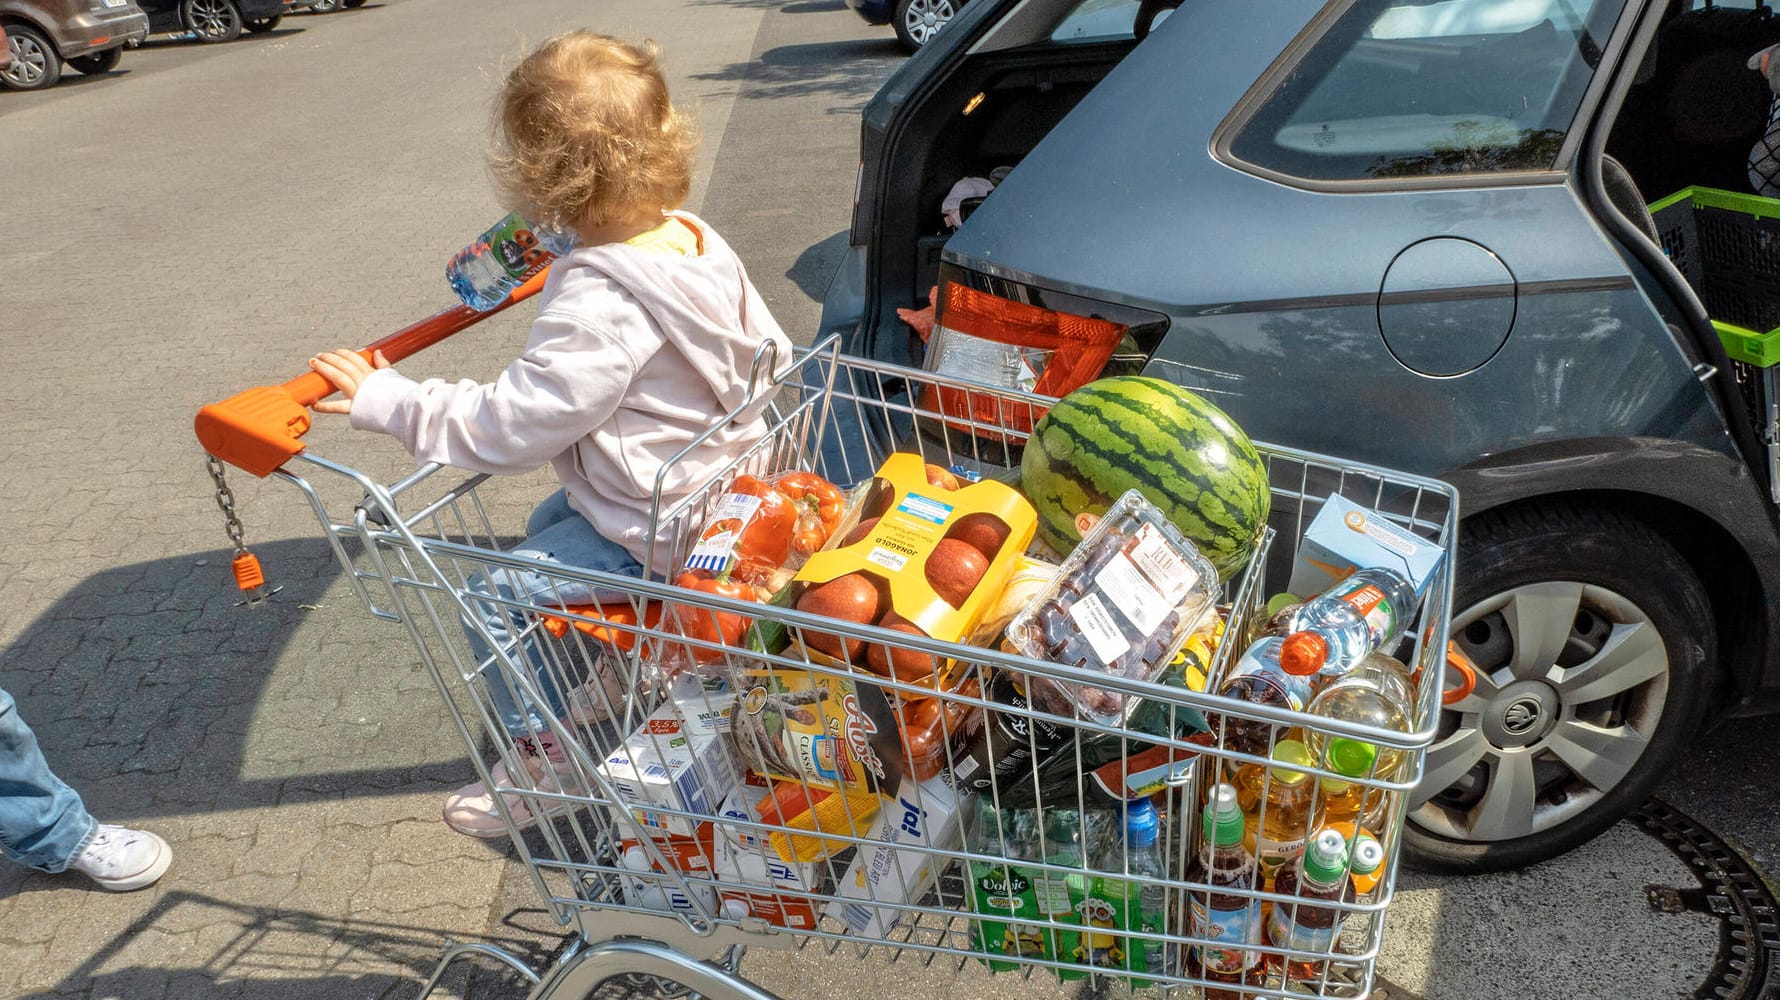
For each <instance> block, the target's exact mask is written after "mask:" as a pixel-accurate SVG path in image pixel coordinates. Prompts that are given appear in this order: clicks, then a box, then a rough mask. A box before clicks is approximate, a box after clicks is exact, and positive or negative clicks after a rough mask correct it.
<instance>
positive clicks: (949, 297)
mask: <svg viewBox="0 0 1780 1000" xmlns="http://www.w3.org/2000/svg"><path fill="white" fill-rule="evenodd" d="M1125 330H1126V327H1125V325H1124V324H1122V323H1115V322H1112V321H1111V320H1105V319H1097V318H1095V317H1091V316H1077V315H1074V314H1072V313H1066V312H1058V311H1056V310H1054V309H1045V308H1043V307H1041V306H1035V305H1030V304H1028V303H1025V302H1016V301H1014V300H1012V299H1006V298H1002V297H1001V296H999V295H992V294H990V293H988V292H983V291H978V290H977V289H974V288H970V287H968V286H966V285H961V284H959V283H957V282H955V281H947V282H945V284H944V285H942V286H941V288H940V294H939V302H938V308H937V310H936V312H935V322H934V326H933V335H932V337H931V338H930V339H929V340H928V343H927V358H926V364H925V367H926V368H927V370H928V371H931V372H934V373H936V374H938V375H943V376H946V377H949V378H956V379H961V380H964V381H969V382H978V383H982V384H984V385H988V386H992V387H994V388H996V389H1000V390H1004V391H1005V392H1006V393H1008V394H1009V395H1010V396H1011V395H1017V394H1024V393H1040V394H1042V395H1046V396H1062V395H1066V394H1067V393H1069V392H1070V391H1071V390H1073V389H1076V388H1079V387H1081V386H1084V385H1086V384H1088V383H1089V382H1092V381H1093V380H1094V379H1095V378H1096V377H1098V376H1099V375H1100V373H1101V371H1102V370H1103V369H1105V368H1106V363H1107V362H1108V361H1110V360H1111V359H1112V356H1113V351H1114V350H1116V349H1117V348H1118V346H1119V342H1120V340H1121V339H1123V337H1124V336H1125ZM924 402H925V404H926V406H927V407H928V408H929V409H936V410H938V411H940V412H942V413H944V414H946V415H947V416H949V417H955V418H958V419H959V420H961V421H967V422H968V423H967V424H965V425H961V429H966V430H970V431H972V432H973V433H978V434H982V433H984V429H985V428H989V427H1003V428H1006V429H1008V430H1011V431H1018V432H1020V433H1021V434H1024V433H1026V432H1029V431H1031V430H1032V425H1033V423H1034V422H1035V421H1036V420H1037V419H1038V417H1040V416H1042V415H1043V411H1042V410H1041V409H1040V408H1039V407H1035V406H1029V405H1023V404H1021V403H1019V402H1018V401H1017V400H1016V399H1012V398H1009V396H1003V395H995V394H989V393H982V392H970V391H968V390H962V389H950V388H938V387H933V388H932V389H930V390H929V391H928V393H927V395H926V399H925V400H924ZM991 436H993V435H991Z"/></svg>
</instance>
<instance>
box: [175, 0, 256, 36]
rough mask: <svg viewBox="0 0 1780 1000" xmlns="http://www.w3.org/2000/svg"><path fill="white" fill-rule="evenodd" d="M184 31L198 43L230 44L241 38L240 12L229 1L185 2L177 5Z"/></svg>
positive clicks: (203, 0)
mask: <svg viewBox="0 0 1780 1000" xmlns="http://www.w3.org/2000/svg"><path fill="white" fill-rule="evenodd" d="M179 15H180V19H181V20H182V21H184V22H185V27H186V30H188V31H190V32H192V33H193V34H196V35H197V36H198V41H200V42H232V41H234V40H235V39H237V38H240V37H241V12H240V11H238V10H236V9H235V5H234V4H233V3H230V2H229V0H185V2H184V3H182V4H180V5H179Z"/></svg>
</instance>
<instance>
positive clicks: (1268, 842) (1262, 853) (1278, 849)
mask: <svg viewBox="0 0 1780 1000" xmlns="http://www.w3.org/2000/svg"><path fill="white" fill-rule="evenodd" d="M1302 853H1304V838H1303V837H1294V838H1290V839H1287V840H1273V839H1270V838H1268V837H1263V836H1260V835H1258V834H1257V835H1256V836H1255V862H1256V863H1257V864H1259V865H1260V866H1261V876H1262V878H1264V879H1272V878H1273V877H1274V876H1275V875H1277V874H1279V870H1280V868H1282V867H1284V865H1285V863H1286V862H1287V861H1290V860H1292V859H1293V858H1295V857H1297V856H1298V855H1300V854H1302Z"/></svg>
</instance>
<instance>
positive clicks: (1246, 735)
mask: <svg viewBox="0 0 1780 1000" xmlns="http://www.w3.org/2000/svg"><path fill="white" fill-rule="evenodd" d="M1325 650H1326V647H1325V644H1324V641H1323V639H1322V637H1320V636H1318V635H1317V634H1315V633H1313V632H1294V633H1292V634H1291V635H1288V636H1284V637H1281V636H1265V637H1263V638H1261V639H1258V640H1256V641H1255V642H1254V644H1252V645H1250V646H1249V648H1248V649H1247V650H1244V651H1243V654H1242V658H1241V659H1239V660H1237V661H1236V667H1235V668H1234V669H1233V670H1231V672H1230V676H1229V677H1228V678H1227V679H1226V680H1225V681H1224V683H1223V686H1222V687H1220V688H1218V694H1220V695H1223V696H1224V697H1226V698H1230V699H1233V700H1236V701H1245V702H1249V703H1250V704H1255V705H1273V706H1276V707H1278V708H1285V709H1290V710H1291V711H1294V712H1302V711H1304V710H1305V709H1307V708H1309V707H1310V701H1311V698H1312V697H1313V696H1314V691H1313V690H1312V688H1311V679H1312V677H1313V676H1314V675H1315V674H1316V673H1317V671H1319V670H1320V669H1322V668H1323V666H1324V659H1323V656H1324V653H1325ZM1205 720H1206V723H1207V724H1208V725H1209V726H1210V728H1211V731H1212V732H1213V733H1215V734H1217V735H1218V736H1220V737H1221V738H1222V740H1223V745H1224V746H1226V747H1228V748H1230V749H1233V750H1238V751H1240V752H1242V753H1248V754H1257V755H1259V754H1265V753H1267V748H1268V747H1269V746H1270V745H1271V744H1272V742H1273V735H1274V733H1273V729H1274V727H1273V725H1272V724H1270V723H1266V722H1261V721H1259V720H1256V719H1244V718H1241V717H1239V716H1235V715H1228V716H1226V715H1220V714H1219V713H1215V712H1208V713H1206V716H1205Z"/></svg>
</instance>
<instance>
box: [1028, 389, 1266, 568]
mask: <svg viewBox="0 0 1780 1000" xmlns="http://www.w3.org/2000/svg"><path fill="white" fill-rule="evenodd" d="M1020 486H1021V488H1022V489H1023V490H1024V491H1025V493H1026V496H1027V499H1029V500H1031V501H1032V506H1033V507H1035V508H1036V509H1037V510H1038V529H1039V534H1040V535H1041V536H1042V537H1043V538H1044V540H1045V541H1046V542H1047V543H1049V544H1050V546H1051V547H1052V548H1054V549H1056V550H1057V551H1058V552H1061V553H1068V552H1069V551H1070V550H1071V549H1073V548H1075V546H1076V543H1077V542H1079V541H1080V540H1081V535H1080V534H1079V533H1078V532H1077V530H1076V516H1077V515H1079V514H1082V513H1092V514H1104V513H1105V512H1106V510H1107V508H1109V507H1111V506H1112V503H1113V501H1114V500H1117V499H1118V498H1119V496H1120V495H1121V494H1123V493H1124V492H1125V491H1126V490H1129V489H1133V488H1135V489H1137V490H1138V491H1139V492H1141V493H1142V494H1143V496H1144V498H1145V499H1147V500H1149V501H1150V502H1151V503H1153V504H1155V505H1156V506H1157V507H1158V508H1160V509H1161V511H1162V512H1163V513H1164V514H1165V515H1167V517H1168V519H1169V520H1170V521H1172V522H1173V523H1174V525H1175V527H1177V528H1179V529H1180V531H1181V533H1182V534H1183V535H1185V536H1186V537H1187V539H1188V540H1189V541H1191V542H1192V543H1193V544H1194V545H1196V546H1198V548H1199V551H1200V553H1201V554H1202V555H1204V556H1205V558H1206V559H1208V560H1210V561H1211V563H1212V565H1214V566H1216V567H1217V568H1218V576H1219V579H1228V578H1229V577H1230V575H1231V574H1233V573H1235V572H1236V571H1237V570H1239V569H1241V568H1242V565H1243V563H1245V562H1246V561H1247V560H1248V557H1249V554H1250V553H1251V552H1252V551H1253V550H1254V546H1255V542H1256V540H1257V539H1258V537H1259V535H1260V531H1261V527H1262V525H1264V524H1265V523H1266V521H1267V512H1268V509H1269V508H1270V506H1271V504H1272V495H1271V493H1270V491H1269V489H1268V483H1267V467H1266V466H1265V465H1263V464H1262V462H1261V456H1260V455H1259V454H1257V453H1256V451H1255V446H1254V444H1253V443H1252V442H1251V441H1249V439H1248V435H1247V434H1244V433H1243V432H1242V428H1240V427H1238V426H1236V422H1235V421H1233V420H1231V419H1230V418H1229V417H1228V416H1227V415H1225V413H1224V411H1222V410H1220V409H1218V408H1217V407H1216V406H1213V405H1212V404H1211V403H1209V402H1207V401H1206V400H1205V399H1204V398H1202V397H1201V396H1199V395H1198V394H1196V393H1193V392H1191V391H1189V390H1187V389H1184V388H1182V387H1180V386H1178V385H1175V384H1174V383H1172V382H1166V381H1163V380H1162V379H1158V378H1149V377H1147V376H1142V375H1120V376H1115V377H1112V378H1103V379H1100V380H1098V381H1095V382H1090V383H1088V384H1087V385H1085V386H1082V387H1081V388H1080V389H1077V390H1075V391H1074V392H1072V393H1070V394H1069V395H1067V396H1065V397H1063V398H1062V399H1061V400H1059V401H1058V403H1057V405H1056V406H1053V407H1052V408H1051V410H1050V412H1049V413H1047V414H1045V416H1044V417H1043V418H1042V419H1040V420H1039V422H1038V423H1037V424H1036V425H1035V426H1034V427H1033V428H1032V439H1031V440H1030V441H1029V442H1027V445H1026V452H1025V455H1024V456H1023V458H1022V459H1021V462H1020Z"/></svg>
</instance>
